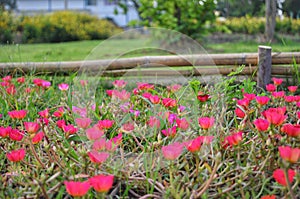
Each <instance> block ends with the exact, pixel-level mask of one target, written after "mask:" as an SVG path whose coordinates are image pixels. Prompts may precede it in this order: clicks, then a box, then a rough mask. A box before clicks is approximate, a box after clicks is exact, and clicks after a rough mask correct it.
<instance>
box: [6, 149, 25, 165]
mask: <svg viewBox="0 0 300 199" xmlns="http://www.w3.org/2000/svg"><path fill="white" fill-rule="evenodd" d="M6 157H7V159H8V160H9V161H11V162H19V161H22V160H23V159H24V157H25V149H18V150H14V151H11V152H10V153H7V154H6Z"/></svg>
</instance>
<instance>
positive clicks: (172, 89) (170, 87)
mask: <svg viewBox="0 0 300 199" xmlns="http://www.w3.org/2000/svg"><path fill="white" fill-rule="evenodd" d="M180 88H181V85H180V84H174V85H171V86H167V90H168V91H170V92H171V93H175V92H176V91H178V90H180Z"/></svg>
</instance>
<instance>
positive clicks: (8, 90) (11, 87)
mask: <svg viewBox="0 0 300 199" xmlns="http://www.w3.org/2000/svg"><path fill="white" fill-rule="evenodd" d="M16 92H17V90H16V87H15V85H13V84H11V85H9V86H8V87H7V88H6V93H7V94H9V95H15V94H16Z"/></svg>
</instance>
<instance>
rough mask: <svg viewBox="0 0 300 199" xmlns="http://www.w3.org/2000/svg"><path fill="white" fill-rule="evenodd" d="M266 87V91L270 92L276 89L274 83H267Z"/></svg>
mask: <svg viewBox="0 0 300 199" xmlns="http://www.w3.org/2000/svg"><path fill="white" fill-rule="evenodd" d="M266 89H267V91H269V92H271V93H272V92H274V91H276V86H275V85H274V84H267V85H266Z"/></svg>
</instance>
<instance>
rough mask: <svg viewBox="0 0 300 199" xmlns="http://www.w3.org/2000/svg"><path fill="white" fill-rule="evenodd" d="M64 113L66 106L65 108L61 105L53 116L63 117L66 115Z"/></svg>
mask: <svg viewBox="0 0 300 199" xmlns="http://www.w3.org/2000/svg"><path fill="white" fill-rule="evenodd" d="M64 113H65V110H64V108H63V107H59V108H58V109H57V111H55V112H54V113H53V116H54V117H57V118H61V117H62V116H63V115H64Z"/></svg>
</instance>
